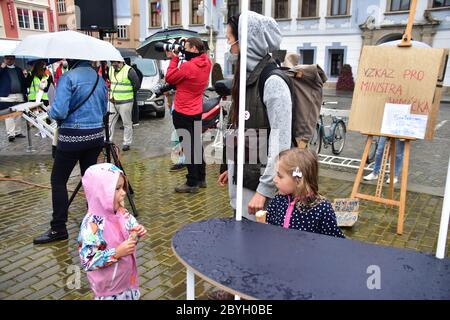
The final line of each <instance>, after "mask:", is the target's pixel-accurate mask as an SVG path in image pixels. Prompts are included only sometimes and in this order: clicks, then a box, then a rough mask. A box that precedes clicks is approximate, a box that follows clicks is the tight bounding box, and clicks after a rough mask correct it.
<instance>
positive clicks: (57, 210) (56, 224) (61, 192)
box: [50, 147, 102, 232]
mask: <svg viewBox="0 0 450 320" xmlns="http://www.w3.org/2000/svg"><path fill="white" fill-rule="evenodd" d="M101 150H102V147H96V148H92V149H88V150H83V151H76V152H67V151H61V150H58V149H57V150H56V154H55V160H54V162H53V169H52V175H51V183H52V203H53V219H52V221H51V222H50V225H51V228H52V230H53V231H58V232H64V231H66V222H67V210H68V209H69V208H68V205H69V197H68V195H67V181H68V180H69V177H70V174H71V173H72V170H73V168H74V167H75V165H76V164H77V162H78V161H79V162H80V170H81V175H84V172H85V171H86V170H87V168H89V167H90V166H92V165H94V164H96V163H97V157H98V155H99V154H100V151H101Z"/></svg>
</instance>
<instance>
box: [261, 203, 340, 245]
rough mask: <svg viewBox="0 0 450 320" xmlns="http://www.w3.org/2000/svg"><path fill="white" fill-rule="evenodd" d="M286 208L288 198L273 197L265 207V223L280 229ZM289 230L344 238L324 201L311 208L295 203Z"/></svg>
mask: <svg viewBox="0 0 450 320" xmlns="http://www.w3.org/2000/svg"><path fill="white" fill-rule="evenodd" d="M292 198H293V197H292V196H291V199H292ZM288 206H289V199H288V196H285V195H277V196H275V198H273V199H272V201H270V203H269V206H268V207H267V223H270V224H273V225H276V226H281V227H282V226H283V224H284V217H285V216H286V211H287V209H288ZM289 229H297V230H301V231H307V232H313V233H320V234H324V235H328V236H333V237H338V238H345V236H344V234H343V233H342V231H341V229H339V227H338V226H337V222H336V215H335V213H334V210H333V207H332V206H331V203H330V202H329V201H328V200H325V199H323V200H321V201H319V202H318V203H317V204H316V205H314V206H312V207H309V206H305V205H303V204H301V203H296V205H295V206H294V211H293V212H292V216H291V221H290V222H289Z"/></svg>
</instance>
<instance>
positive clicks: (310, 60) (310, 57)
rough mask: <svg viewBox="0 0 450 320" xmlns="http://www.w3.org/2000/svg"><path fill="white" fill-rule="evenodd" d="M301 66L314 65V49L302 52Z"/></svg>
mask: <svg viewBox="0 0 450 320" xmlns="http://www.w3.org/2000/svg"><path fill="white" fill-rule="evenodd" d="M300 64H314V50H313V49H302V50H300Z"/></svg>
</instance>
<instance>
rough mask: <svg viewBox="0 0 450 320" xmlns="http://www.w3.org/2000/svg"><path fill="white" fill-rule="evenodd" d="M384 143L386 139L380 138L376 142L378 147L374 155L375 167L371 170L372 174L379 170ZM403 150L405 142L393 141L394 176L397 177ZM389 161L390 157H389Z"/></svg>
mask: <svg viewBox="0 0 450 320" xmlns="http://www.w3.org/2000/svg"><path fill="white" fill-rule="evenodd" d="M385 143H386V137H380V140H379V141H378V147H377V151H376V154H375V167H374V169H373V173H374V174H378V173H379V172H380V168H381V160H382V159H383V149H384V145H385ZM404 150H405V142H404V141H400V140H399V139H395V169H394V176H395V177H398V174H399V173H400V170H402V167H403V151H404ZM389 160H390V157H389Z"/></svg>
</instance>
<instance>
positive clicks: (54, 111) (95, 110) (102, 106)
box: [49, 61, 108, 129]
mask: <svg viewBox="0 0 450 320" xmlns="http://www.w3.org/2000/svg"><path fill="white" fill-rule="evenodd" d="M96 79H97V73H96V72H95V70H94V69H93V68H92V67H91V64H90V63H89V61H80V62H78V63H77V64H75V66H74V67H72V69H71V70H70V71H69V72H66V73H64V74H63V75H62V76H61V77H60V78H59V80H58V88H57V89H56V96H55V100H54V102H53V105H52V106H51V108H50V111H49V116H50V117H51V118H52V119H55V120H58V121H59V122H60V127H61V128H73V129H94V128H102V127H103V116H104V115H105V113H106V110H107V104H108V98H107V88H106V83H105V81H104V80H103V78H102V77H100V78H99V80H98V83H97V87H96V88H95V91H94V92H93V93H92V95H91V96H90V98H89V99H88V100H87V101H86V102H85V103H84V104H83V105H82V106H81V107H79V108H78V109H77V110H76V111H75V112H73V113H72V114H70V115H69V116H68V113H69V110H71V109H73V108H75V107H76V106H77V105H78V103H80V102H82V101H83V100H84V99H86V97H87V96H88V95H89V93H90V92H91V91H92V88H93V86H94V84H95V81H96Z"/></svg>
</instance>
